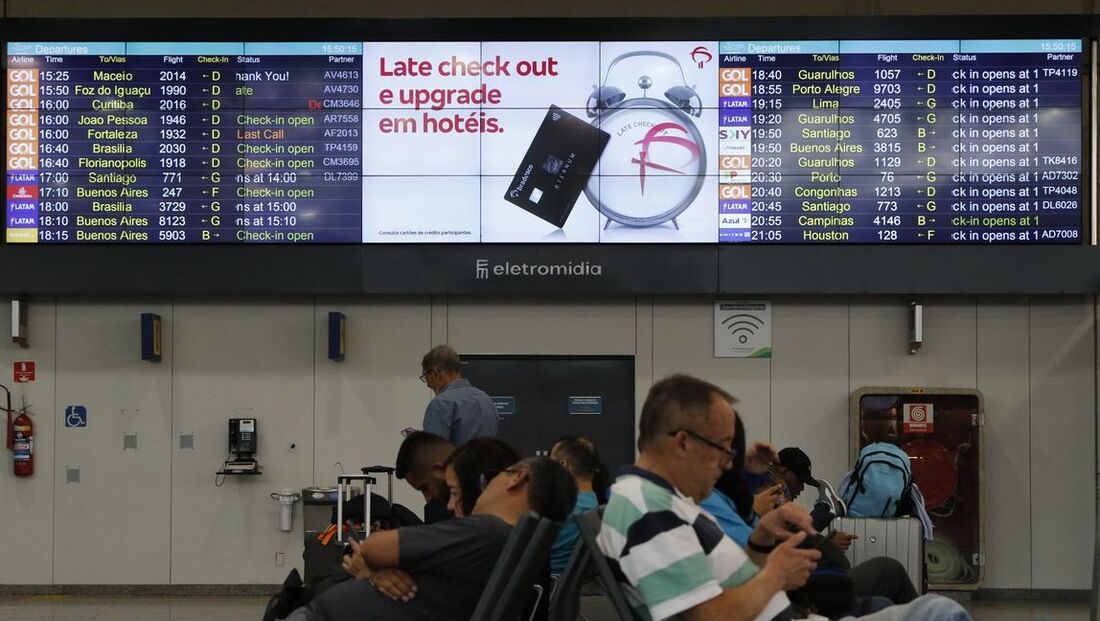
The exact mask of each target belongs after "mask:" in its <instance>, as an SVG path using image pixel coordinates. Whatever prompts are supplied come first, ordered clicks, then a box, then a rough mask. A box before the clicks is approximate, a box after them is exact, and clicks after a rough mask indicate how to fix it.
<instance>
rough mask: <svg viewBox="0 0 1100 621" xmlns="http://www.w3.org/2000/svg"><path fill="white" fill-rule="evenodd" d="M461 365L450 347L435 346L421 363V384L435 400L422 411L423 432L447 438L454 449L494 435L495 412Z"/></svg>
mask: <svg viewBox="0 0 1100 621" xmlns="http://www.w3.org/2000/svg"><path fill="white" fill-rule="evenodd" d="M461 365H462V362H461V360H459V357H458V352H456V351H455V350H454V348H452V347H451V346H450V345H437V346H436V347H433V348H432V350H431V351H429V352H428V353H426V354H424V359H423V360H421V361H420V367H421V370H422V371H423V373H422V374H421V375H420V381H422V382H424V383H425V384H427V385H428V388H431V389H432V392H434V393H435V395H436V396H435V398H434V399H432V401H431V403H429V404H428V407H427V409H425V410H424V431H427V432H428V433H434V434H435V435H437V436H439V437H441V438H446V439H447V440H448V441H449V442H450V443H451V444H452V445H454V446H456V447H457V446H462V445H463V444H466V442H468V441H470V440H472V439H474V438H480V437H489V438H495V437H496V435H497V410H496V406H495V405H493V400H492V399H490V398H489V395H487V394H485V391H483V390H480V389H478V388H475V387H473V386H471V385H470V381H469V380H467V379H463V377H462V366H461Z"/></svg>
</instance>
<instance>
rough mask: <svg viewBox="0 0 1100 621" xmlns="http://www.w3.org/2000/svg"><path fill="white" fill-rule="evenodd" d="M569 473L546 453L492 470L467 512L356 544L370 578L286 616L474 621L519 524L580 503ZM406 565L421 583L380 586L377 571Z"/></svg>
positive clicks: (298, 619) (560, 514) (562, 513)
mask: <svg viewBox="0 0 1100 621" xmlns="http://www.w3.org/2000/svg"><path fill="white" fill-rule="evenodd" d="M576 495H577V489H576V485H575V484H574V483H573V479H572V477H570V476H569V473H568V472H566V471H565V469H564V468H562V467H561V465H560V464H558V463H556V462H554V461H552V460H551V459H549V458H547V457H531V458H527V459H524V460H521V461H519V462H517V463H515V464H513V465H511V466H509V467H506V468H504V469H503V470H500V471H499V472H498V473H496V474H494V475H492V477H491V479H490V480H489V482H488V484H487V485H486V487H485V489H484V490H483V491H481V492H480V494H479V495H478V499H477V503H476V504H475V505H474V507H473V509H472V510H471V512H470V515H469V516H467V517H460V518H458V519H454V520H445V521H443V522H439V523H437V524H431V525H425V526H414V527H408V528H400V529H398V530H395V531H385V532H380V533H375V534H373V535H371V536H370V537H368V538H367V539H366V540H364V541H363V542H362V544H359V545H356V546H355V547H356V554H357V556H358V557H359V558H360V559H362V564H363V566H365V567H364V570H363V571H362V572H360V575H361V576H365V577H366V579H363V580H352V581H349V582H345V583H343V584H340V585H338V586H336V587H333V588H332V589H330V590H328V591H326V592H325V593H324V594H323V595H321V596H320V597H318V598H317V599H315V600H313V601H312V602H311V603H310V604H309V605H308V606H305V607H303V608H299V609H298V610H296V611H294V612H293V613H292V614H291V615H290V616H289V617H287V619H290V620H294V621H305V620H314V619H339V620H349V621H350V620H353V619H362V620H364V621H382V620H386V621H390V620H394V621H401V620H403V619H410V620H424V619H432V620H433V621H436V620H438V621H448V620H453V621H460V620H461V621H467V620H468V619H469V618H470V615H471V614H473V611H474V608H475V607H476V606H477V602H478V599H479V598H480V597H481V592H482V590H484V588H485V584H486V582H488V579H489V575H490V574H491V573H492V572H493V568H494V566H495V565H496V562H497V559H498V558H499V557H500V553H501V551H502V550H503V549H504V544H505V542H506V541H507V540H508V536H509V535H510V534H511V530H512V526H514V525H515V524H516V522H517V521H519V519H520V517H522V516H523V515H524V514H526V513H527V512H529V511H535V512H536V513H539V514H540V515H542V516H545V517H548V518H550V519H553V520H558V521H560V520H562V519H564V518H565V517H566V515H568V511H569V508H570V507H572V506H573V502H574V501H575V500H576ZM390 569H400V570H403V571H404V572H406V574H405V575H406V576H407V577H408V579H409V580H411V581H412V583H413V584H414V586H413V587H412V589H411V593H410V594H409V595H407V596H405V597H403V598H402V599H401V600H394V599H391V598H390V597H389V596H387V595H384V594H382V593H381V592H380V591H379V589H377V588H375V585H374V584H373V580H374V578H375V576H377V575H379V574H382V573H385V572H386V571H387V570H390Z"/></svg>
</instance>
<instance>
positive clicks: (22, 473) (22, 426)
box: [11, 410, 34, 477]
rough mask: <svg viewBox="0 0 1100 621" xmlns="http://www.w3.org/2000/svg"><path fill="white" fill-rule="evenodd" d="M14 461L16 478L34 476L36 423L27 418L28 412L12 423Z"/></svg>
mask: <svg viewBox="0 0 1100 621" xmlns="http://www.w3.org/2000/svg"><path fill="white" fill-rule="evenodd" d="M11 458H12V461H13V466H14V469H15V476H17V477H29V476H31V475H32V474H34V422H33V421H31V417H30V416H27V412H26V410H23V411H21V412H19V416H16V417H15V420H14V421H12V456H11Z"/></svg>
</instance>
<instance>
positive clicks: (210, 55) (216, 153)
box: [127, 42, 244, 243]
mask: <svg viewBox="0 0 1100 621" xmlns="http://www.w3.org/2000/svg"><path fill="white" fill-rule="evenodd" d="M243 51H244V44H243V43H241V42H217V43H188V42H179V43H131V44H128V45H127V54H128V58H129V59H130V60H131V62H132V63H133V65H134V67H135V68H136V70H137V71H138V72H139V75H140V82H141V85H142V86H145V87H146V88H148V89H149V91H150V93H149V95H148V100H147V101H146V102H145V103H144V104H143V106H142V108H141V110H140V114H141V115H142V116H143V119H142V122H141V123H139V124H137V125H135V127H134V130H135V132H136V134H137V136H138V139H139V141H140V145H141V149H142V153H143V154H144V155H145V156H146V158H147V161H148V167H147V168H146V169H145V170H144V171H143V173H142V174H141V175H140V176H139V185H138V187H137V188H135V190H136V192H138V193H139V194H140V196H138V197H136V200H135V201H134V202H133V207H134V208H135V209H140V214H141V217H143V218H146V219H147V226H148V231H147V239H145V240H143V241H149V242H155V243H184V242H186V243H211V242H216V241H219V240H220V239H221V238H223V237H225V233H224V229H225V216H224V214H223V211H222V207H221V201H222V199H223V197H224V195H225V193H226V192H227V191H228V180H227V179H226V178H225V176H226V172H225V168H226V161H225V160H226V157H225V153H224V150H225V149H226V146H227V141H228V140H229V138H230V136H231V134H232V133H233V131H234V128H233V126H232V124H231V119H232V118H233V117H234V116H235V114H236V113H237V112H238V111H239V110H240V109H241V107H242V104H241V98H240V97H239V96H237V95H235V94H234V93H233V91H232V85H231V81H230V76H231V75H232V73H233V70H234V68H235V67H236V66H237V58H238V57H239V55H240V54H242V53H243Z"/></svg>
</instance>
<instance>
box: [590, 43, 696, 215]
mask: <svg viewBox="0 0 1100 621" xmlns="http://www.w3.org/2000/svg"><path fill="white" fill-rule="evenodd" d="M636 57H651V58H657V59H661V60H663V61H665V62H667V63H669V64H670V65H672V66H674V67H675V70H676V73H678V74H679V79H680V83H679V84H674V85H673V86H671V87H670V88H668V89H667V90H666V91H664V97H663V98H659V97H653V96H650V91H651V90H652V89H654V79H653V78H652V77H651V76H650V75H648V74H642V75H639V76H638V77H637V82H636V83H637V88H638V89H640V90H641V96H640V97H631V98H627V96H626V92H625V91H623V90H622V89H620V88H619V87H617V86H615V85H614V84H615V83H614V82H613V81H612V76H613V72H614V70H615V67H616V65H618V64H619V63H620V62H621V61H623V60H626V59H629V58H636ZM628 64H630V63H628ZM620 71H621V70H620ZM585 107H586V112H587V114H588V116H589V118H591V119H592V121H591V123H592V125H594V126H596V127H599V128H600V129H602V130H603V131H605V132H607V133H608V134H610V135H611V139H610V141H609V142H608V145H607V147H606V148H605V149H604V152H603V155H602V156H601V158H600V162H599V167H600V168H599V174H597V175H593V176H592V177H591V178H590V179H589V181H588V184H587V185H586V186H585V189H584V193H585V196H587V197H588V200H589V201H590V202H591V203H592V204H593V205H595V206H596V209H597V210H599V212H600V213H601V214H603V215H604V216H605V217H606V218H607V222H606V223H605V224H604V227H603V228H604V229H605V230H606V229H607V228H608V227H610V226H611V223H612V222H617V223H619V224H621V225H624V226H630V227H650V226H658V225H662V224H664V223H666V222H671V223H672V226H674V227H675V228H676V229H677V230H679V228H680V226H679V224H678V223H677V222H676V218H677V216H679V215H680V214H682V213H683V212H684V211H685V210H686V209H687V208H688V207H690V206H691V204H692V203H693V202H694V201H695V198H696V197H697V196H698V195H699V191H700V190H701V189H702V188H703V183H704V181H705V180H706V171H707V150H706V146H705V143H704V140H703V136H702V134H701V133H700V131H699V128H698V127H697V126H696V123H695V121H694V118H699V117H700V116H701V115H702V112H703V102H702V99H701V98H700V97H699V95H698V93H696V90H695V86H689V85H688V82H687V77H686V76H685V75H684V68H683V66H682V65H681V64H680V62H679V61H678V60H676V58H675V57H674V56H672V55H671V54H667V53H665V52H658V51H653V50H637V51H632V52H627V53H625V54H621V55H619V56H617V57H615V59H614V60H612V61H611V63H610V64H609V65H608V67H607V71H606V73H605V74H604V77H603V81H602V82H601V84H600V85H599V86H596V85H593V91H592V94H591V95H589V97H588V103H587V104H586V106H585Z"/></svg>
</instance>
